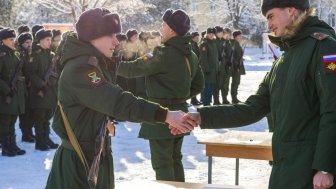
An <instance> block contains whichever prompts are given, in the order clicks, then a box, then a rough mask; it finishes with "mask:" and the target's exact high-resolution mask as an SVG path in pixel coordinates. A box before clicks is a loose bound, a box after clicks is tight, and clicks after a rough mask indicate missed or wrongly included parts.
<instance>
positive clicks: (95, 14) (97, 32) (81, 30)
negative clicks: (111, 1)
mask: <svg viewBox="0 0 336 189" xmlns="http://www.w3.org/2000/svg"><path fill="white" fill-rule="evenodd" d="M76 30H77V34H78V38H79V39H80V40H82V41H91V40H93V39H97V38H99V37H102V36H105V35H109V34H112V33H116V34H117V33H120V32H121V22H120V18H119V15H118V14H113V13H111V12H110V11H109V10H107V9H105V8H94V9H89V10H87V11H85V12H83V13H82V14H81V15H80V16H79V19H78V21H77V23H76Z"/></svg>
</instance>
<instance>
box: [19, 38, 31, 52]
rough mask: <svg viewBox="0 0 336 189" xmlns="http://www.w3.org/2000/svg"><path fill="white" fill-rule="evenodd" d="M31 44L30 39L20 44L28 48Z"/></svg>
mask: <svg viewBox="0 0 336 189" xmlns="http://www.w3.org/2000/svg"><path fill="white" fill-rule="evenodd" d="M31 45H32V40H26V41H25V42H24V43H22V44H21V46H22V47H23V48H24V49H26V50H27V49H29V48H30V47H31Z"/></svg>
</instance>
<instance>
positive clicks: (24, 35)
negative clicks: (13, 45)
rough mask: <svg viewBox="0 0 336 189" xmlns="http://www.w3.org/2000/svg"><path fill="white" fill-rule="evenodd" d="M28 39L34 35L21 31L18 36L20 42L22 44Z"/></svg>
mask: <svg viewBox="0 0 336 189" xmlns="http://www.w3.org/2000/svg"><path fill="white" fill-rule="evenodd" d="M27 40H33V38H32V35H31V34H30V33H27V32H24V33H21V34H20V35H19V37H18V43H19V44H20V45H21V44H23V43H24V42H26V41H27Z"/></svg>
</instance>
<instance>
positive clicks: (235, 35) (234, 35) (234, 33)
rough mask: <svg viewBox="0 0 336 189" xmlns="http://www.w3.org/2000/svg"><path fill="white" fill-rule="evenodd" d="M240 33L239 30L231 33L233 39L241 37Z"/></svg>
mask: <svg viewBox="0 0 336 189" xmlns="http://www.w3.org/2000/svg"><path fill="white" fill-rule="evenodd" d="M241 34H242V32H241V31H240V30H236V31H234V32H233V33H232V36H233V38H236V37H237V36H238V35H241Z"/></svg>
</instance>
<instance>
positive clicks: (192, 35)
mask: <svg viewBox="0 0 336 189" xmlns="http://www.w3.org/2000/svg"><path fill="white" fill-rule="evenodd" d="M196 36H199V33H198V32H191V37H192V38H194V37H196Z"/></svg>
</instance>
